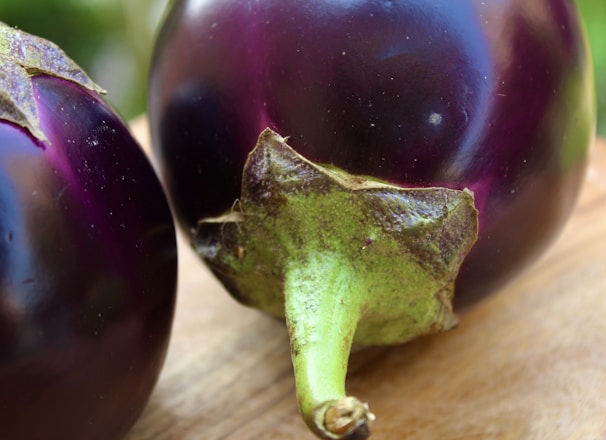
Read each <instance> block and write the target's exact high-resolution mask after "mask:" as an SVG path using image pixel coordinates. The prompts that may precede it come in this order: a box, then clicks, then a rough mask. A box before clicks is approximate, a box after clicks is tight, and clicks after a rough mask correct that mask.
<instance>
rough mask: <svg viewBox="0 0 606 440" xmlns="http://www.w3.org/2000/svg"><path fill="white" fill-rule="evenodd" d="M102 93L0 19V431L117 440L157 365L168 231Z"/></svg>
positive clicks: (53, 52) (167, 301)
mask: <svg viewBox="0 0 606 440" xmlns="http://www.w3.org/2000/svg"><path fill="white" fill-rule="evenodd" d="M100 92H101V90H100V89H99V87H98V86H96V85H95V84H93V83H92V82H91V81H90V79H88V77H86V75H85V74H84V73H83V72H82V71H81V70H80V69H79V68H78V67H77V66H76V65H75V64H73V62H72V61H71V60H69V59H68V58H67V57H66V55H65V54H64V53H63V52H62V51H61V50H60V49H59V48H58V47H57V46H55V45H54V44H52V43H50V42H47V41H44V40H42V39H39V38H36V37H34V36H31V35H28V34H25V33H23V32H20V31H17V30H15V29H13V28H10V27H8V26H6V25H4V24H2V23H0V279H1V283H2V284H1V285H0V431H1V436H2V437H3V438H7V439H8V438H10V439H100V440H101V439H102V440H106V439H119V438H122V437H123V436H124V435H125V434H126V432H127V431H128V430H129V429H130V428H131V427H132V425H133V424H134V423H135V421H136V419H137V417H138V416H139V414H140V413H141V412H142V410H143V408H144V406H145V405H146V403H147V401H148V399H149V396H150V394H151V391H152V389H153V387H154V385H155V383H156V381H157V378H158V376H159V373H160V370H161V368H162V365H163V362H164V358H165V354H166V350H167V346H168V342H169V336H170V331H171V325H172V320H173V312H174V305H175V292H176V276H177V253H176V239H175V229H174V223H173V220H172V216H171V212H170V210H169V206H168V202H167V200H166V197H165V195H164V192H163V189H162V187H161V185H160V182H159V180H158V178H157V176H156V174H155V173H154V170H153V168H152V166H151V164H150V162H149V160H148V159H147V158H146V156H145V154H144V153H143V151H142V150H141V148H140V147H139V145H138V144H137V142H136V141H135V140H134V138H133V137H132V136H131V133H130V132H129V129H128V127H127V126H126V125H125V123H124V122H123V121H122V120H121V118H120V117H119V116H118V115H117V114H116V112H115V111H114V110H113V109H112V108H111V107H110V106H109V105H108V104H107V103H106V102H105V101H104V100H103V99H102V97H101V96H100Z"/></svg>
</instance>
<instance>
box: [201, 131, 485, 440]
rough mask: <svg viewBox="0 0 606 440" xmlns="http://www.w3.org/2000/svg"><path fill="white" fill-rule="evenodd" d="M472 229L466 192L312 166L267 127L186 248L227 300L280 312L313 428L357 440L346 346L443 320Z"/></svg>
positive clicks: (362, 426) (361, 429) (359, 412)
mask: <svg viewBox="0 0 606 440" xmlns="http://www.w3.org/2000/svg"><path fill="white" fill-rule="evenodd" d="M477 229H478V219H477V210H476V209H475V207H474V201H473V195H472V194H471V192H469V191H467V190H463V191H458V190H451V189H446V188H416V189H407V188H401V187H398V186H394V185H391V184H388V183H385V182H380V181H377V180H376V179H370V178H366V177H361V176H354V175H350V174H348V173H346V172H345V171H342V170H339V169H335V168H332V167H324V166H320V165H317V164H314V163H312V162H310V161H308V160H307V159H305V158H304V157H302V156H301V155H299V154H298V153H297V152H296V151H294V150H293V149H292V148H290V147H289V146H288V145H287V144H286V140H285V139H284V138H282V137H280V136H279V135H278V134H276V133H274V132H273V131H271V130H269V129H267V130H265V131H264V132H263V133H262V134H261V135H260V137H259V141H258V144H257V146H256V148H255V149H254V150H253V151H252V152H251V153H250V155H249V157H248V160H247V162H246V165H245V168H244V173H243V183H242V193H241V198H240V199H239V200H238V201H237V203H236V204H234V207H233V209H232V210H231V212H229V213H227V214H225V215H224V216H222V217H219V218H211V219H203V220H202V221H200V223H199V225H198V228H197V230H196V233H195V236H194V239H193V246H194V248H195V249H196V250H197V252H198V253H199V254H200V256H201V257H202V258H203V259H204V260H205V261H206V262H207V264H208V265H209V267H210V268H211V270H212V271H213V272H214V273H215V275H217V277H218V278H219V279H220V280H221V281H222V283H223V284H224V285H225V287H226V288H227V289H228V290H229V291H230V293H232V295H233V296H234V297H236V298H237V299H238V300H239V301H241V302H242V303H244V304H246V305H249V306H251V307H255V308H258V309H261V310H264V311H266V312H268V313H270V314H272V315H275V316H279V317H284V318H285V320H286V324H287V326H288V329H289V334H290V340H291V352H292V359H293V365H294V369H295V378H296V387H297V397H298V400H299V406H300V409H301V413H302V415H303V418H304V419H305V421H306V422H307V424H308V425H309V427H310V428H311V429H312V430H313V431H314V432H315V433H316V435H317V436H318V437H320V438H325V439H354V438H355V439H363V438H366V437H367V436H368V435H369V434H368V432H369V430H368V425H369V423H370V422H371V421H372V419H373V415H372V414H371V413H370V412H369V411H368V407H367V406H366V405H365V404H363V403H361V402H359V401H358V400H357V399H355V398H352V397H347V396H346V394H345V376H346V373H347V363H348V359H349V353H350V350H351V346H352V344H364V345H383V344H395V343H402V342H406V341H409V340H411V339H413V338H416V337H418V336H421V335H425V334H429V333H435V332H438V331H443V330H449V329H451V328H453V327H454V326H455V325H456V323H457V318H456V316H455V315H454V314H453V312H452V306H451V299H452V297H453V289H454V281H455V278H456V276H457V273H458V270H459V267H460V265H461V263H462V262H463V259H464V257H465V256H466V255H467V253H468V252H469V250H470V249H471V247H472V245H473V244H474V242H475V240H476V238H477Z"/></svg>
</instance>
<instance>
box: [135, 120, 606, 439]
mask: <svg viewBox="0 0 606 440" xmlns="http://www.w3.org/2000/svg"><path fill="white" fill-rule="evenodd" d="M134 129H135V132H136V133H137V136H139V138H140V139H141V140H142V142H143V143H144V144H148V141H147V132H146V127H145V125H144V123H141V121H139V122H138V123H137V124H135V126H134ZM180 240H181V239H180ZM179 245H180V246H181V247H180V286H179V295H178V303H177V312H176V316H175V323H174V331H173V335H172V343H171V346H170V349H169V353H168V357H167V359H166V364H165V367H164V370H163V372H162V374H161V377H160V380H159V382H158V385H157V387H156V389H155V391H154V393H153V395H152V397H151V400H150V402H149V404H148V406H147V408H146V410H145V411H144V413H143V415H142V417H141V419H140V420H139V421H138V423H137V424H136V426H135V427H134V429H133V430H132V432H131V434H130V435H129V437H128V440H144V439H145V440H147V439H150V440H152V439H153V440H168V439H175V440H189V439H196V440H197V439H200V440H215V439H230V440H236V439H237V440H246V439H251V440H252V439H254V440H261V439H262V440H269V439H280V440H289V439H297V440H313V439H314V438H315V437H314V436H312V435H311V434H310V433H309V432H308V431H307V428H306V427H305V425H304V424H303V422H302V421H301V419H300V417H299V414H298V411H297V406H296V400H295V394H294V381H293V377H292V369H291V363H290V354H289V348H288V339H287V333H286V330H285V327H284V326H283V324H282V323H281V322H279V321H276V320H274V319H271V318H268V317H266V316H264V315H262V314H260V313H258V312H256V311H254V310H251V309H247V308H244V307H242V306H240V305H239V304H237V303H236V302H235V301H233V300H232V299H231V297H229V296H228V294H227V293H226V292H225V291H224V290H223V289H222V287H221V286H220V285H219V284H218V282H217V281H215V280H214V279H213V278H212V277H211V275H210V274H209V273H208V271H207V270H206V269H205V268H204V267H203V266H202V264H201V263H200V262H199V261H198V259H197V257H196V256H195V255H194V254H193V252H192V251H191V250H190V249H189V248H188V246H187V244H186V243H185V242H184V241H183V240H181V241H180V242H179ZM347 388H348V392H349V393H350V394H353V395H356V396H358V397H359V398H361V399H362V400H364V401H367V402H369V403H370V406H371V408H372V410H373V412H374V413H375V414H376V415H377V420H376V422H375V423H374V425H373V429H372V431H373V436H372V438H373V439H375V438H376V439H377V440H378V439H383V440H388V439H394V440H400V439H407V440H413V439H414V440H417V439H418V440H434V439H435V440H484V439H489V440H493V439H495V440H496V439H498V440H527V439H532V440H534V439H545V440H574V439H579V440H605V439H606V142H598V144H597V145H596V148H595V149H594V151H593V157H592V165H591V168H590V170H589V173H588V177H587V183H586V185H585V187H584V190H583V193H582V195H581V198H580V201H579V204H578V207H577V209H576V211H575V213H574V215H573V217H572V219H571V221H570V223H569V224H568V225H567V227H566V228H565V230H564V232H563V234H562V235H561V236H560V238H559V239H558V241H557V242H556V243H555V245H554V246H553V247H552V248H551V249H550V251H549V252H548V253H547V254H546V255H545V256H544V257H543V258H542V259H541V261H540V262H539V263H538V264H536V265H535V266H533V267H532V268H531V269H530V270H529V271H528V272H526V273H525V274H524V275H523V276H522V277H520V278H518V279H517V280H516V281H515V282H514V283H512V284H511V285H509V286H508V287H507V288H505V289H504V290H502V291H501V292H499V293H498V294H496V295H494V296H492V297H490V298H489V299H487V300H486V301H484V302H483V303H481V304H480V305H478V306H477V307H476V308H474V309H473V310H472V311H470V312H469V313H468V314H467V315H466V316H465V317H464V318H463V320H462V323H461V325H460V326H459V327H458V328H457V329H456V330H454V331H452V332H449V333H445V334H440V335H436V336H432V337H426V338H423V339H420V340H417V341H414V342H412V343H409V344H406V345H402V346H398V347H390V348H372V349H367V350H363V351H360V352H357V353H355V354H354V355H353V356H352V359H351V366H350V375H349V378H348V382H347Z"/></svg>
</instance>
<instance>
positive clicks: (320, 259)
mask: <svg viewBox="0 0 606 440" xmlns="http://www.w3.org/2000/svg"><path fill="white" fill-rule="evenodd" d="M298 260H299V261H297V262H296V263H294V262H293V264H291V265H290V268H289V270H287V271H286V277H285V285H284V289H285V291H284V294H285V303H284V304H285V312H286V323H287V325H288V329H289V335H290V342H291V355H292V361H293V366H294V372H295V381H296V389H297V399H298V402H299V408H300V411H301V413H302V415H303V419H304V420H305V422H306V423H307V424H308V426H309V427H310V429H312V430H313V431H314V432H315V433H316V434H317V435H318V436H319V437H320V438H325V439H346V438H347V439H349V438H354V437H351V435H352V434H353V433H354V432H362V431H364V432H365V433H366V434H365V436H363V437H360V436H356V437H355V438H357V439H363V438H367V437H368V435H369V434H370V433H369V429H368V425H369V423H370V422H371V421H372V420H373V419H374V416H373V415H372V413H370V411H369V410H368V405H366V404H364V403H362V402H360V401H359V400H358V399H356V398H354V397H348V396H347V395H346V394H345V379H346V375H347V365H348V360H349V354H350V351H351V345H352V341H353V338H354V335H355V332H356V328H357V325H358V322H359V319H360V314H361V310H362V308H363V306H364V300H365V298H366V295H364V294H361V293H363V292H358V291H357V290H358V289H360V287H361V285H360V283H359V282H358V281H357V275H356V272H355V270H354V268H353V267H352V266H351V264H350V263H349V262H348V260H350V258H345V257H343V256H342V255H341V254H340V253H338V252H334V253H331V252H310V253H309V254H307V256H305V257H304V258H301V259H298Z"/></svg>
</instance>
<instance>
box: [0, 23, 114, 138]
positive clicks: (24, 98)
mask: <svg viewBox="0 0 606 440" xmlns="http://www.w3.org/2000/svg"><path fill="white" fill-rule="evenodd" d="M40 74H43V75H49V76H54V77H57V78H62V79H65V80H67V81H72V82H74V83H76V84H78V85H80V86H82V87H85V88H87V89H89V90H92V91H95V92H97V93H101V94H102V93H105V91H104V90H103V89H102V88H101V87H99V86H98V85H97V84H95V83H94V82H93V81H92V80H91V79H90V78H89V77H88V76H87V75H86V73H85V72H84V70H82V68H80V67H79V66H78V65H77V64H76V63H75V62H74V61H73V60H71V59H70V58H69V57H68V56H67V55H66V54H65V52H63V50H61V48H59V47H58V46H57V45H56V44H54V43H52V42H50V41H48V40H45V39H44V38H41V37H37V36H35V35H31V34H28V33H26V32H23V31H21V30H18V29H16V28H13V27H10V26H8V25H6V24H5V23H2V22H0V120H5V121H9V122H12V123H15V124H17V125H20V126H22V127H24V128H26V129H28V130H29V131H30V133H31V134H32V135H33V136H34V137H36V138H37V139H39V140H40V141H46V140H47V139H46V136H45V134H44V133H43V132H42V130H41V128H40V116H39V114H38V107H37V105H36V100H35V97H34V90H33V86H32V82H31V77H32V76H34V75H40Z"/></svg>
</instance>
